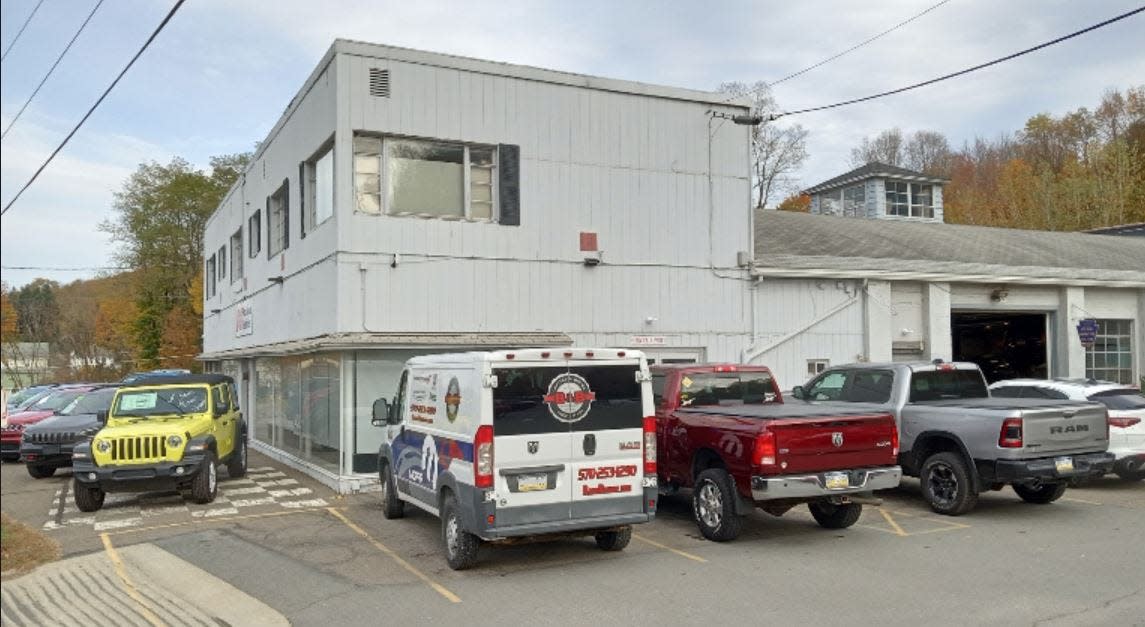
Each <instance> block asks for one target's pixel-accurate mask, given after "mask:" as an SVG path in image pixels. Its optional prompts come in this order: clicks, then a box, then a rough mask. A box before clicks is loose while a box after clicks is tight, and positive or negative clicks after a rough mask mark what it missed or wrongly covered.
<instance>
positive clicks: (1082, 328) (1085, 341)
mask: <svg viewBox="0 0 1145 627" xmlns="http://www.w3.org/2000/svg"><path fill="white" fill-rule="evenodd" d="M1077 337H1078V339H1080V340H1081V345H1082V346H1084V347H1086V348H1089V347H1091V346H1093V344H1094V342H1096V341H1097V320H1094V319H1093V318H1086V319H1084V320H1078V321H1077Z"/></svg>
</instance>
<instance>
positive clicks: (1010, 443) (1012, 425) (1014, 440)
mask: <svg viewBox="0 0 1145 627" xmlns="http://www.w3.org/2000/svg"><path fill="white" fill-rule="evenodd" d="M998 446H1000V447H1001V448H1022V419H1021V418H1007V419H1005V420H1003V421H1002V431H1001V432H1000V433H999V434H998Z"/></svg>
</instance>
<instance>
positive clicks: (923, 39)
mask: <svg viewBox="0 0 1145 627" xmlns="http://www.w3.org/2000/svg"><path fill="white" fill-rule="evenodd" d="M97 1H98V0H44V1H43V4H42V5H41V6H40V8H39V10H38V11H37V12H36V14H35V15H34V16H33V18H32V20H31V21H30V22H29V23H28V26H27V28H26V30H25V31H24V33H23V34H22V35H21V36H20V38H19V39H18V40H17V41H16V42H15V44H14V45H13V46H12V48H11V50H10V52H9V53H8V56H7V57H6V58H5V59H4V60H3V62H2V64H0V122H2V124H3V126H4V127H7V126H8V124H9V123H10V122H11V121H12V119H13V116H15V114H16V112H17V111H18V110H19V109H20V107H21V106H22V105H23V103H24V101H25V100H26V99H27V98H28V95H29V94H30V93H31V92H32V90H33V89H34V88H35V86H36V84H37V83H38V82H39V81H40V80H41V78H42V77H43V76H44V73H45V72H47V70H48V68H49V67H50V66H51V64H52V63H53V62H54V61H55V59H56V57H57V56H58V55H59V53H60V51H61V50H63V48H64V46H65V45H66V44H67V42H68V40H69V39H71V37H72V36H73V35H74V33H75V31H76V29H77V28H78V27H79V25H80V23H81V22H82V21H83V20H84V18H85V17H86V16H87V15H88V13H89V12H90V11H91V9H92V7H94V6H95V5H96V2H97ZM36 2H37V0H3V2H0V46H2V47H3V48H5V49H7V48H8V46H9V44H11V42H12V41H13V38H14V37H15V36H16V33H17V31H18V30H19V28H20V26H21V25H22V24H23V23H24V21H25V19H27V17H28V15H29V14H30V13H31V11H32V9H33V7H34V6H35V5H36ZM937 2H938V0H920V1H906V0H893V1H892V0H873V1H870V2H853V1H852V2H843V1H841V0H838V1H828V0H802V1H800V2H789V1H784V2H778V1H774V0H767V1H755V2H749V1H732V0H726V1H720V0H711V1H707V2H683V1H671V0H668V1H666V0H655V1H653V0H649V1H631V2H616V1H615V0H611V1H605V0H580V1H578V2H568V1H553V2H539V1H534V0H502V1H500V2H496V3H486V2H472V1H463V2H452V1H442V2H435V1H431V0H423V1H421V2H410V1H408V0H406V1H402V2H383V1H380V0H379V1H372V2H369V1H364V0H363V1H350V0H346V1H342V0H331V1H329V2H313V1H310V0H275V1H273V2H270V1H266V0H189V1H188V2H186V3H185V4H184V5H183V7H182V8H181V9H180V10H179V12H178V13H177V14H176V16H175V17H174V19H173V20H172V21H171V23H170V24H169V25H168V26H167V28H166V29H165V30H164V31H163V32H162V33H161V34H160V35H159V37H158V38H157V39H156V41H155V42H154V43H153V44H152V45H151V47H150V48H149V49H148V50H147V52H145V53H144V55H143V56H142V57H141V58H140V60H139V61H138V62H137V63H136V64H135V66H134V67H133V68H132V69H131V71H130V72H129V73H128V74H127V75H126V76H125V77H124V79H123V80H122V81H121V82H120V83H119V85H118V87H116V89H115V90H114V91H113V92H112V93H111V95H109V96H108V98H107V99H106V100H105V101H104V102H103V104H102V105H101V106H100V108H99V109H98V110H97V111H96V113H95V114H94V115H93V116H92V117H91V118H90V119H89V120H88V122H87V123H86V124H85V125H84V127H83V128H82V129H80V131H79V133H77V134H76V136H75V137H74V138H73V139H72V141H71V142H70V143H69V144H68V146H67V147H66V148H64V150H63V151H62V152H61V153H60V154H59V156H57V157H56V159H55V161H53V162H52V164H51V165H49V166H48V168H47V169H46V170H45V171H44V173H43V174H42V175H41V176H40V178H39V179H38V180H37V181H36V182H35V183H34V185H33V186H32V187H30V188H29V189H28V191H27V192H25V193H24V195H23V196H22V197H20V199H19V200H18V201H17V202H16V203H15V204H14V205H13V206H12V208H11V210H10V211H9V212H8V213H7V214H5V215H4V217H3V218H2V222H0V261H2V266H3V269H2V270H0V277H2V279H3V281H4V282H6V283H7V284H8V285H9V286H10V287H12V286H20V285H23V284H26V283H28V282H29V281H31V280H32V279H34V278H36V277H41V276H42V277H47V278H50V279H54V280H57V281H60V282H64V283H66V282H69V281H73V280H76V279H81V278H89V277H92V276H95V275H96V274H98V273H99V272H100V270H98V268H106V267H107V266H110V265H112V263H113V260H112V253H113V252H114V246H115V244H114V242H111V241H110V240H109V239H108V237H107V235H106V234H105V233H103V232H102V231H101V230H100V229H99V225H100V223H101V222H103V221H105V220H107V219H109V218H111V217H112V216H113V211H112V203H113V201H114V193H115V192H116V190H118V189H120V187H121V186H122V184H123V182H124V180H125V179H126V178H127V177H128V176H129V175H130V174H131V173H132V172H133V171H134V170H135V169H136V168H137V167H138V165H139V164H141V163H145V162H149V161H158V162H167V161H169V160H170V159H171V158H173V157H176V156H179V157H182V158H184V159H186V160H188V161H190V162H191V163H193V164H196V165H199V166H202V167H205V166H206V165H207V163H208V160H209V158H210V157H211V156H213V155H222V154H229V153H235V152H242V151H247V150H250V149H252V148H253V146H254V145H255V143H256V142H258V141H260V140H262V139H263V138H264V137H265V136H266V134H267V133H268V132H269V130H270V129H271V127H272V126H273V125H274V123H275V122H276V121H277V120H278V117H279V116H280V115H281V113H282V111H283V110H284V109H285V108H286V106H287V104H288V103H289V102H290V99H291V98H292V97H293V96H294V94H295V93H296V91H297V90H298V89H299V88H300V87H301V86H302V83H303V81H304V80H305V79H306V77H307V76H308V75H309V73H310V72H311V70H312V69H313V68H314V66H315V65H316V64H317V63H318V61H319V59H320V58H321V57H322V55H323V54H324V53H325V51H326V49H327V48H328V47H329V46H330V44H331V42H332V41H333V40H334V39H335V38H338V37H341V38H347V39H358V40H363V41H370V42H375V43H383V44H390V45H396V46H404V47H409V48H418V49H422V50H431V51H435V52H445V53H450V54H458V55H465V56H471V57H477V58H482V59H491V60H495V61H504V62H509V63H519V64H524V65H532V66H539V67H545V68H551V69H555V70H563V71H569V72H576V73H583V74H592V75H598V76H605V77H610V78H619V79H626V80H635V81H641V82H646V83H656V84H664V85H671V86H678V87H688V88H693V89H702V90H714V89H716V88H717V87H718V86H719V85H720V84H721V83H723V82H727V81H741V82H745V83H753V82H755V81H760V80H762V81H774V80H777V79H778V78H781V77H783V76H786V75H787V74H790V73H792V72H794V71H797V70H800V69H803V68H805V67H807V66H810V65H812V64H814V63H817V62H819V61H821V60H823V59H825V58H827V57H830V56H832V55H834V54H836V53H838V52H841V51H843V50H846V49H847V48H849V47H851V46H853V45H855V44H857V43H859V42H862V41H864V40H866V39H867V38H869V37H871V36H873V35H876V34H878V33H879V32H881V31H883V30H886V29H887V28H890V27H891V26H894V25H895V24H897V23H899V22H901V21H903V20H905V19H907V18H908V17H910V16H912V15H914V14H916V13H919V12H921V11H923V10H924V9H926V8H927V7H929V6H932V5H934V4H936V3H937ZM1139 3H1140V0H1095V1H1092V2H1076V1H1071V0H1007V1H1006V2H998V1H997V0H949V1H948V2H946V3H945V4H943V5H942V6H940V7H938V8H936V9H934V10H933V11H930V12H929V13H927V14H926V15H924V16H923V17H920V18H919V19H917V20H915V21H913V22H911V23H910V24H908V25H906V26H904V27H902V28H900V29H898V30H895V31H894V32H892V33H890V34H888V35H886V36H884V37H882V38H880V39H878V40H877V41H875V42H873V43H871V44H869V45H866V46H864V47H862V48H859V49H858V50H856V51H854V52H851V53H849V54H847V55H845V56H843V57H841V58H839V59H836V60H834V61H832V62H830V63H827V64H826V65H823V66H822V67H819V68H816V69H814V70H811V71H810V72H807V73H806V74H803V75H801V76H799V77H798V78H794V79H791V80H789V81H786V82H783V83H781V84H779V85H776V86H775V87H774V90H773V96H774V97H775V99H776V101H777V103H778V105H779V107H780V108H781V109H784V110H793V109H800V108H805V107H812V106H817V105H823V104H830V103H833V102H838V101H842V100H848V99H851V98H855V97H860V96H865V95H868V94H872V93H876V92H881V91H886V90H889V89H894V88H897V87H901V86H904V85H907V84H911V83H915V82H918V81H921V80H925V79H929V78H932V77H935V76H938V75H941V74H945V73H948V72H951V71H955V70H958V69H962V68H964V67H967V66H970V65H976V64H978V63H981V62H984V61H987V60H990V59H993V58H996V57H999V56H1003V55H1006V54H1010V53H1012V52H1015V51H1017V50H1020V49H1023V48H1027V47H1029V46H1032V45H1035V44H1038V43H1041V42H1043V41H1047V40H1050V39H1053V38H1056V37H1058V36H1061V35H1064V34H1067V33H1069V32H1072V31H1075V30H1078V29H1080V28H1083V27H1085V26H1089V25H1091V24H1094V23H1097V22H1100V21H1102V20H1105V19H1107V18H1110V17H1113V16H1114V15H1118V14H1120V13H1124V12H1126V11H1128V10H1131V9H1134V8H1137V7H1138V6H1140V5H1139ZM173 4H174V0H105V2H104V3H103V5H101V6H100V8H99V10H98V11H97V12H96V13H95V15H94V17H93V18H92V20H91V22H90V23H89V24H88V26H87V28H86V29H85V30H84V32H83V33H82V34H81V35H80V36H79V38H78V39H77V40H76V43H75V44H74V45H73V47H72V49H71V51H70V52H69V53H68V56H66V57H65V58H64V60H63V61H62V62H61V63H60V66H59V67H58V68H57V69H56V71H55V73H54V74H53V76H52V77H51V78H50V79H49V81H48V82H47V83H46V84H45V85H44V87H43V89H42V90H41V92H40V93H39V95H38V96H37V97H36V99H35V100H34V101H33V102H32V103H31V105H29V107H28V109H27V110H26V111H25V112H24V113H23V115H22V116H21V117H20V119H19V120H18V121H17V122H16V123H15V125H14V126H13V127H12V129H11V131H10V132H9V134H8V135H7V136H6V137H4V138H3V140H2V142H0V201H2V202H3V203H5V204H6V203H7V202H8V201H9V199H11V198H12V197H13V196H14V195H15V194H16V192H17V191H18V190H19V188H20V187H21V186H22V185H23V184H24V183H25V181H27V180H28V178H29V177H30V176H31V174H32V173H33V172H34V171H35V169H36V168H37V167H38V166H39V164H40V163H42V162H43V160H44V159H45V158H46V157H47V156H48V154H50V153H51V151H52V150H53V149H54V148H55V147H56V146H57V145H58V143H59V142H60V141H61V140H62V139H63V137H64V136H65V135H66V134H67V132H68V131H69V130H71V128H72V127H73V126H74V125H75V123H76V122H77V121H78V120H79V119H80V118H81V117H82V116H83V114H84V113H85V112H86V111H87V109H88V107H90V106H91V104H92V103H93V102H94V101H95V100H96V98H98V97H99V95H100V93H102V91H103V89H105V88H106V86H107V85H108V84H109V83H110V82H111V80H112V79H113V78H114V77H115V75H116V74H117V73H118V72H119V71H120V70H121V69H122V68H123V66H124V65H125V64H126V63H127V61H128V60H129V59H130V58H131V56H132V55H133V54H135V52H136V51H137V50H138V49H139V47H140V46H141V45H142V43H143V42H144V41H145V40H146V38H147V37H148V36H149V35H150V34H151V32H152V31H153V30H154V28H155V27H156V25H158V23H159V22H160V21H161V20H162V18H163V16H164V15H165V14H166V13H167V11H168V10H169V9H170V7H171V6H172V5H173ZM1143 40H1145V14H1138V15H1136V16H1134V17H1131V18H1129V19H1127V20H1124V21H1122V22H1118V23H1116V24H1113V25H1111V26H1108V27H1106V28H1103V29H1101V30H1099V31H1096V32H1094V33H1091V34H1088V35H1084V36H1082V37H1079V38H1076V39H1072V40H1070V41H1067V42H1064V43H1062V44H1058V45H1057V46H1053V47H1051V48H1048V49H1045V50H1042V51H1039V52H1036V53H1033V54H1031V55H1028V56H1025V57H1022V58H1020V59H1017V60H1014V61H1010V62H1006V63H1003V64H1000V65H998V66H994V67H992V68H988V69H986V70H982V71H980V72H977V73H974V74H971V75H968V76H965V77H960V78H957V79H953V80H950V81H946V82H944V83H940V84H937V85H934V86H930V87H925V88H922V89H919V90H915V91H913V92H909V93H906V94H902V95H897V96H892V97H888V98H882V99H879V100H876V101H872V102H868V103H862V104H857V105H853V106H848V107H842V108H839V109H835V110H832V111H827V112H817V113H809V114H805V115H800V116H793V117H789V118H784V119H782V120H780V121H779V122H777V123H779V124H796V123H797V124H800V125H802V126H803V127H804V128H806V129H807V130H808V131H809V137H808V143H807V149H808V152H809V155H810V156H809V158H808V159H807V161H806V162H805V163H804V166H803V168H802V169H801V171H800V172H799V174H798V176H799V180H800V183H801V184H802V185H803V186H804V187H807V186H811V185H813V184H815V183H817V182H819V181H822V180H824V179H827V178H830V177H832V176H835V175H837V174H841V173H843V172H845V171H846V170H848V169H850V165H851V164H850V152H851V149H852V148H853V147H855V146H856V145H858V144H859V143H860V142H861V141H862V138H863V137H864V136H874V135H876V134H878V133H879V132H881V131H883V130H885V129H888V128H892V127H899V128H901V129H903V131H905V132H912V131H915V130H934V131H939V132H941V133H943V134H945V135H946V136H947V137H948V138H949V139H950V141H951V143H952V145H954V146H955V147H959V146H961V145H962V144H963V142H965V141H968V140H973V139H974V137H976V136H982V137H996V136H998V135H999V134H1002V133H1012V132H1014V131H1015V130H1018V129H1020V128H1021V127H1022V126H1023V124H1024V123H1025V121H1026V120H1027V119H1028V118H1029V117H1030V116H1032V115H1034V114H1036V113H1041V112H1046V113H1051V114H1055V115H1060V114H1062V113H1065V112H1067V111H1072V110H1074V109H1077V108H1078V107H1082V106H1085V107H1090V108H1092V107H1094V106H1095V105H1096V104H1097V103H1098V102H1099V100H1100V98H1101V94H1102V92H1104V91H1105V90H1106V89H1109V88H1116V89H1122V90H1124V89H1126V88H1128V87H1130V86H1133V85H1141V84H1145V46H1143V45H1142V44H1141V42H1142V41H1143ZM25 266H32V267H36V268H68V269H69V270H42V269H37V270H19V269H10V268H15V267H25ZM72 268H80V269H82V270H79V271H73V270H70V269H72Z"/></svg>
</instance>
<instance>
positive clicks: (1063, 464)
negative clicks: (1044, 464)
mask: <svg viewBox="0 0 1145 627" xmlns="http://www.w3.org/2000/svg"><path fill="white" fill-rule="evenodd" d="M1054 467H1055V468H1057V470H1058V474H1059V475H1063V474H1068V473H1071V472H1073V458H1072V457H1056V458H1054Z"/></svg>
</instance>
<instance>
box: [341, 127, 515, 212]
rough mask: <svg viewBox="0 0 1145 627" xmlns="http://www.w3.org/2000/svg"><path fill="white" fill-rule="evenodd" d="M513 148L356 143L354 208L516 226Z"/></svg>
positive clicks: (367, 140) (365, 139)
mask: <svg viewBox="0 0 1145 627" xmlns="http://www.w3.org/2000/svg"><path fill="white" fill-rule="evenodd" d="M517 155H518V152H517V147H516V146H507V145H502V146H492V145H481V144H463V143H455V142H441V141H428V140H414V139H392V138H380V137H370V136H361V135H359V136H356V137H355V138H354V190H355V195H356V208H357V210H358V211H361V212H363V213H385V214H388V215H397V216H419V217H425V218H440V219H455V220H474V221H497V222H500V223H502V224H514V225H515V224H519V215H518V211H519V208H518V206H517Z"/></svg>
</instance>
